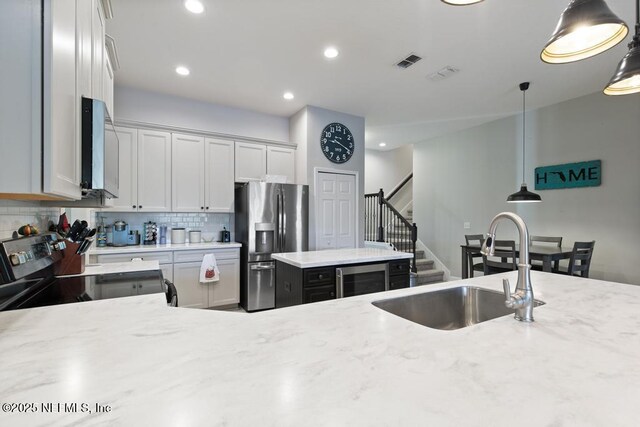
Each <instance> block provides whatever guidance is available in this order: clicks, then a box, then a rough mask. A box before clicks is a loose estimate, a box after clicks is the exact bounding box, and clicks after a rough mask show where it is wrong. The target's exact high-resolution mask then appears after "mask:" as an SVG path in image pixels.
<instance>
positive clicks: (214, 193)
mask: <svg viewBox="0 0 640 427" xmlns="http://www.w3.org/2000/svg"><path fill="white" fill-rule="evenodd" d="M204 143H205V169H204V174H205V184H204V189H205V209H206V211H207V212H233V210H234V206H233V201H234V163H235V154H234V143H233V141H226V140H223V139H213V138H207V139H205V141H204Z"/></svg>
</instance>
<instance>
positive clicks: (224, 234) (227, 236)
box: [220, 227, 231, 243]
mask: <svg viewBox="0 0 640 427" xmlns="http://www.w3.org/2000/svg"><path fill="white" fill-rule="evenodd" d="M220 241H221V242H225V243H229V242H230V241H231V232H230V231H229V230H227V227H224V229H223V230H222V231H221V232H220Z"/></svg>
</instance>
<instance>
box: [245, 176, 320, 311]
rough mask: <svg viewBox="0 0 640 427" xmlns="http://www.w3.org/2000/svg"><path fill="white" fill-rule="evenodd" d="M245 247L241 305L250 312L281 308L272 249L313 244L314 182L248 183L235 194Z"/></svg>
mask: <svg viewBox="0 0 640 427" xmlns="http://www.w3.org/2000/svg"><path fill="white" fill-rule="evenodd" d="M235 230H236V240H237V241H239V242H240V243H242V249H241V250H240V305H242V307H244V309H245V310H247V311H255V310H264V309H268V308H274V307H275V301H276V298H275V296H276V294H275V289H276V278H275V261H274V260H273V259H272V258H271V254H274V253H279V252H303V251H307V250H308V249H309V186H308V185H296V184H276V183H268V182H248V183H246V184H239V185H238V186H237V187H236V194H235Z"/></svg>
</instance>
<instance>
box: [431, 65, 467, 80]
mask: <svg viewBox="0 0 640 427" xmlns="http://www.w3.org/2000/svg"><path fill="white" fill-rule="evenodd" d="M458 72H460V70H459V69H457V68H456V67H454V66H452V65H447V66H446V67H444V68H441V69H439V70H438V71H436V72H435V73H431V74H429V75H428V76H427V78H428V79H429V80H431V81H434V82H436V81H438V80H443V79H446V78H447V77H451V76H452V75H454V74H455V73H458Z"/></svg>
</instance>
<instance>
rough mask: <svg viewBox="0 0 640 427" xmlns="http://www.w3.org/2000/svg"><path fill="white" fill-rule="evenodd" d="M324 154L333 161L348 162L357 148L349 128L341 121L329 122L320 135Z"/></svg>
mask: <svg viewBox="0 0 640 427" xmlns="http://www.w3.org/2000/svg"><path fill="white" fill-rule="evenodd" d="M320 147H322V152H323V153H324V156H325V157H326V158H327V159H329V160H330V161H332V162H333V163H345V162H348V161H349V159H350V158H351V156H352V155H353V152H354V150H355V148H356V144H355V141H354V139H353V135H352V134H351V131H350V130H349V128H347V127H346V126H345V125H343V124H340V123H331V124H328V125H327V126H326V127H325V128H324V130H323V131H322V135H320Z"/></svg>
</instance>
